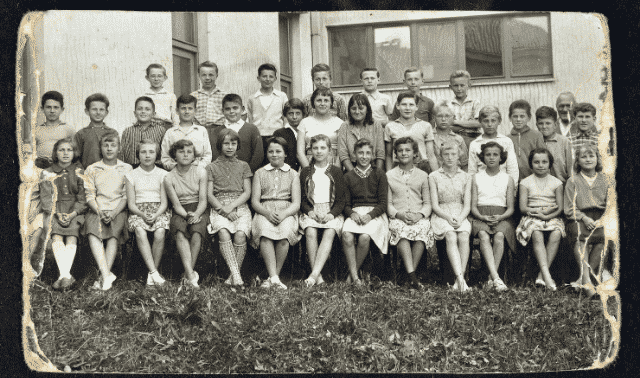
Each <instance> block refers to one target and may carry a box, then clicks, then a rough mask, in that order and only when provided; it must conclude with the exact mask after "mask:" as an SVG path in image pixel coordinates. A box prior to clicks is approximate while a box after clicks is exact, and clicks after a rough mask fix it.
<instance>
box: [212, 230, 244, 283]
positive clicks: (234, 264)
mask: <svg viewBox="0 0 640 378" xmlns="http://www.w3.org/2000/svg"><path fill="white" fill-rule="evenodd" d="M218 235H219V238H220V252H221V253H222V257H224V260H225V261H226V262H227V266H228V267H229V270H230V271H231V277H232V283H233V284H234V285H242V284H243V282H242V278H241V277H240V269H239V268H238V261H236V250H235V249H234V248H233V242H232V241H231V234H230V233H229V231H228V230H227V229H224V228H223V229H221V230H220V231H219V232H218Z"/></svg>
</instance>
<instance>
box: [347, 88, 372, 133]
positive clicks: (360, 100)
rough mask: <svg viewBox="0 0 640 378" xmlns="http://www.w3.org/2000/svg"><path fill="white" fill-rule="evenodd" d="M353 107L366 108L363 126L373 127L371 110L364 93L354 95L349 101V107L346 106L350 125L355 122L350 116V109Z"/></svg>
mask: <svg viewBox="0 0 640 378" xmlns="http://www.w3.org/2000/svg"><path fill="white" fill-rule="evenodd" d="M353 105H358V106H360V105H362V106H365V107H366V108H367V115H365V116H364V120H363V122H362V123H363V124H364V125H365V126H366V125H373V109H372V108H371V103H370V102H369V99H368V98H367V95H365V94H364V93H356V94H354V95H353V96H351V98H350V99H349V105H347V113H349V123H350V124H352V125H353V124H355V123H356V120H355V119H353V116H352V115H351V107H352V106H353Z"/></svg>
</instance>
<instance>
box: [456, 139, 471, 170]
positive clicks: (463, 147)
mask: <svg viewBox="0 0 640 378" xmlns="http://www.w3.org/2000/svg"><path fill="white" fill-rule="evenodd" d="M458 148H459V149H460V157H459V158H458V161H459V162H460V169H462V170H463V171H465V172H466V171H467V169H468V167H469V149H468V148H467V144H466V143H465V142H464V140H462V141H460V143H458Z"/></svg>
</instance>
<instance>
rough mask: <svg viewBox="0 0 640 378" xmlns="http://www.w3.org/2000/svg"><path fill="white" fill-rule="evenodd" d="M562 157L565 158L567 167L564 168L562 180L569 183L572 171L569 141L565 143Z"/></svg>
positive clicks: (571, 154)
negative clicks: (564, 173)
mask: <svg viewBox="0 0 640 378" xmlns="http://www.w3.org/2000/svg"><path fill="white" fill-rule="evenodd" d="M564 156H565V161H566V162H567V166H566V167H565V172H566V175H565V178H564V182H565V183H566V182H569V178H570V177H571V173H572V171H573V150H572V149H571V143H570V142H569V141H566V144H565V148H564Z"/></svg>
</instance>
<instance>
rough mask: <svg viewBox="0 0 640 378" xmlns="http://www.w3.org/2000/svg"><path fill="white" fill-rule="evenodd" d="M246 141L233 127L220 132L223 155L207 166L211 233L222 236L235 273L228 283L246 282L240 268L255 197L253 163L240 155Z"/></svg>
mask: <svg viewBox="0 0 640 378" xmlns="http://www.w3.org/2000/svg"><path fill="white" fill-rule="evenodd" d="M241 146H242V141H241V139H240V136H239V135H238V133H236V132H235V131H234V130H232V129H224V130H222V131H221V132H220V135H219V137H218V142H217V145H216V150H217V151H218V152H219V153H220V156H218V158H217V159H216V160H214V161H213V162H212V163H211V164H209V165H208V166H207V178H208V184H207V198H208V199H209V205H211V214H210V215H209V226H208V227H207V229H208V231H209V234H211V236H212V237H213V235H215V234H216V233H217V234H218V236H219V238H220V252H222V257H224V260H225V261H226V262H227V265H228V266H229V270H230V271H231V275H230V276H229V278H228V279H227V280H226V281H225V283H226V284H227V285H232V284H233V285H244V282H243V281H242V277H241V276H240V268H242V262H243V261H244V256H245V254H246V252H247V237H249V236H250V235H251V211H250V210H249V207H248V206H247V201H248V200H249V198H250V197H251V177H252V176H253V173H252V172H251V169H250V168H249V164H247V163H246V162H245V161H242V160H240V159H238V158H237V156H236V155H237V151H238V148H239V147H241Z"/></svg>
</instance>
